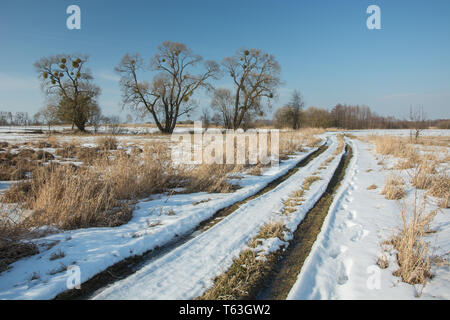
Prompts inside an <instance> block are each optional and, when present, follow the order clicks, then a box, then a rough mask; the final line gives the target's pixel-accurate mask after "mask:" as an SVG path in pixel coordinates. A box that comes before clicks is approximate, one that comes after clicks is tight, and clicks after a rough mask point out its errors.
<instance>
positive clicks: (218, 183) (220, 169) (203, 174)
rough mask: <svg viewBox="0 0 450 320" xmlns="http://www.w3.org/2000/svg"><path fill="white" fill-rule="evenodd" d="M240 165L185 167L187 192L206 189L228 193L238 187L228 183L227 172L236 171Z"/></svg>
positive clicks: (184, 174)
mask: <svg viewBox="0 0 450 320" xmlns="http://www.w3.org/2000/svg"><path fill="white" fill-rule="evenodd" d="M239 168H240V166H235V165H219V164H211V165H208V164H202V165H200V166H197V167H195V168H192V169H185V171H184V173H183V176H184V178H185V179H182V180H185V183H184V184H180V186H184V187H185V189H186V192H187V193H192V192H199V191H206V192H218V193H228V192H233V191H234V190H236V188H238V186H237V185H233V184H231V183H229V182H228V181H227V180H228V174H230V173H233V172H237V171H238V170H239Z"/></svg>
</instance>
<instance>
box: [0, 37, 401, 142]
mask: <svg viewBox="0 0 450 320" xmlns="http://www.w3.org/2000/svg"><path fill="white" fill-rule="evenodd" d="M88 61H89V56H87V55H74V54H58V55H54V56H49V57H43V58H41V59H40V60H38V61H37V62H36V63H35V64H34V66H35V69H36V72H37V74H38V77H39V79H40V80H41V87H42V89H43V91H44V93H45V94H46V97H47V99H48V104H47V105H46V106H45V107H44V108H42V109H41V110H40V111H39V112H38V113H37V114H36V115H35V116H34V117H33V121H34V122H35V123H37V122H44V123H46V124H48V125H49V126H50V125H52V124H58V123H65V124H68V123H70V124H72V127H73V128H75V127H76V128H77V129H78V130H80V131H86V126H93V127H94V128H97V127H98V125H99V124H100V123H108V121H109V122H111V121H113V122H114V119H109V118H106V117H104V116H103V115H102V112H101V109H100V107H99V105H98V97H99V95H100V93H101V90H100V88H99V87H98V86H97V85H95V83H94V77H93V74H92V72H91V71H90V69H89V68H88ZM149 71H150V74H147V73H148V72H149ZM115 72H116V73H117V74H118V75H119V76H120V89H121V92H122V105H123V107H124V108H128V109H129V110H131V111H132V112H133V113H134V114H135V116H136V117H140V116H150V117H151V119H152V121H153V122H154V123H155V124H156V126H157V127H158V129H159V130H160V131H161V132H163V133H172V132H173V130H174V129H175V127H176V125H177V123H179V122H180V118H181V117H182V116H184V115H187V116H189V115H190V113H191V112H192V110H193V109H194V108H195V107H197V105H198V102H197V101H196V100H195V99H194V94H195V93H197V92H198V91H200V90H206V92H207V93H208V94H209V95H210V96H211V101H210V104H209V106H208V107H206V108H204V109H203V111H202V115H201V120H202V121H203V122H204V123H205V124H207V125H209V123H214V124H217V125H220V126H223V127H225V128H227V129H237V128H244V129H247V128H250V127H254V126H260V125H273V126H276V127H280V128H281V127H290V128H292V129H299V128H301V127H322V128H329V127H337V128H345V129H373V128H386V129H394V128H408V125H409V122H410V121H409V122H408V121H406V120H398V119H395V118H393V117H382V116H379V115H377V114H376V113H375V112H372V111H371V110H370V108H369V107H367V106H358V105H357V106H350V105H342V104H338V105H336V106H334V107H333V108H332V109H331V110H328V109H323V108H316V107H309V108H307V109H305V103H304V100H303V97H302V95H301V93H300V92H299V91H298V90H295V91H294V92H293V94H292V96H291V99H290V100H289V102H288V103H287V104H286V105H284V106H282V107H280V108H279V109H278V110H277V111H276V112H275V114H274V116H273V119H271V120H264V117H265V115H266V111H267V110H268V109H269V108H270V107H271V106H272V103H273V100H274V98H275V97H276V96H277V91H278V88H279V86H280V84H281V77H280V75H281V67H280V65H279V63H278V61H277V60H276V59H275V57H274V56H273V55H272V54H270V53H266V52H263V51H262V50H260V49H254V48H249V49H246V48H242V49H239V50H237V51H236V52H235V53H234V54H232V55H230V56H228V57H225V58H224V59H223V60H222V61H221V62H220V63H217V62H216V61H213V60H204V59H203V57H201V56H200V55H198V54H195V53H194V52H193V51H192V49H190V48H188V47H187V46H186V45H185V44H183V43H179V42H171V41H165V42H163V43H162V44H161V45H159V46H158V47H157V50H156V53H155V54H154V55H153V56H152V57H151V58H150V59H149V60H148V62H146V61H145V60H144V58H143V57H142V56H141V55H140V54H138V53H133V54H130V53H127V54H125V55H124V56H123V58H122V59H121V60H120V62H119V63H118V65H117V66H116V67H115ZM221 78H227V79H229V80H230V83H231V84H232V85H231V86H228V87H222V88H221V87H215V86H214V85H213V83H214V81H216V80H218V79H221ZM211 114H212V115H211ZM4 118H5V117H4ZM4 118H0V121H3V120H2V119H4ZM19 118H20V119H19V120H15V123H23V121H24V120H23V119H22V118H23V115H22V116H20V117H19ZM130 118H131V115H129V116H128V117H127V120H129V119H130ZM5 119H6V118H5ZM26 119H28V116H27V117H26ZM26 121H27V120H25V122H26ZM3 123H6V122H5V121H3ZM9 123H12V121H11V120H9Z"/></svg>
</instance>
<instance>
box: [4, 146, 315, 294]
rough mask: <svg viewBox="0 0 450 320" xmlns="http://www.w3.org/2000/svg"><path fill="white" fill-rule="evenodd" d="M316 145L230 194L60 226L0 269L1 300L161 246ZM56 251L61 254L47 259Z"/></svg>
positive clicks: (179, 199)
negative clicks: (97, 223) (105, 223)
mask: <svg viewBox="0 0 450 320" xmlns="http://www.w3.org/2000/svg"><path fill="white" fill-rule="evenodd" d="M315 150H317V148H310V149H308V150H307V152H303V153H300V154H297V155H295V156H292V157H290V158H289V159H288V160H286V161H283V162H281V163H280V165H279V166H277V167H276V166H274V167H270V168H268V169H267V170H265V171H264V174H263V175H262V176H249V175H245V177H244V178H243V179H241V180H239V184H240V185H241V187H242V188H241V189H238V190H236V191H235V192H233V193H222V194H209V193H205V192H201V193H194V194H179V195H172V196H170V195H169V196H168V195H156V196H153V199H150V200H146V201H141V202H140V203H139V204H138V206H137V208H136V209H135V211H134V212H133V218H132V219H131V220H130V221H129V222H128V223H127V224H125V225H122V226H120V227H114V228H89V229H78V230H71V231H58V232H57V233H56V234H51V235H48V236H45V237H43V238H40V239H36V240H34V241H35V242H36V243H37V244H38V245H39V249H40V253H39V254H37V255H34V256H31V257H27V258H24V259H21V260H19V261H17V262H15V263H13V264H11V265H10V267H11V268H10V269H9V270H7V271H5V272H3V273H1V274H0V299H52V298H54V297H55V296H56V295H58V294H59V293H61V292H64V291H66V290H67V289H68V287H67V283H66V281H67V279H68V277H69V276H70V274H69V273H67V272H66V268H67V267H68V266H70V265H75V266H77V267H79V268H80V269H79V270H80V281H81V283H84V282H85V281H87V280H89V279H90V278H92V277H93V276H95V275H96V274H98V273H99V272H101V271H103V270H105V269H106V268H108V267H109V266H112V265H114V264H116V263H118V262H120V261H122V260H124V259H126V258H128V257H131V256H134V255H141V254H143V253H145V252H147V251H149V250H152V249H154V248H156V247H161V246H164V245H166V244H167V243H170V242H171V241H173V240H174V239H176V238H177V237H181V236H183V235H186V234H189V232H191V231H192V230H193V229H194V228H195V227H196V226H198V225H199V224H200V223H201V222H203V221H205V220H207V219H209V218H210V217H212V216H213V215H214V214H215V213H216V212H217V211H218V210H220V209H222V208H225V207H227V206H230V205H232V204H233V203H236V202H238V201H241V200H243V199H246V198H248V197H250V196H252V195H254V194H256V193H258V192H259V191H260V190H262V189H263V188H264V187H265V186H267V185H268V184H269V183H270V182H271V181H274V180H275V179H277V178H279V177H281V176H283V175H285V174H286V173H287V172H289V170H291V169H292V168H294V167H295V166H296V165H297V163H299V162H300V161H301V160H302V159H305V158H306V157H308V156H309V155H310V154H311V153H313V152H314V151H315ZM59 253H63V254H64V256H62V257H61V258H59V259H52V258H51V257H52V255H54V254H59Z"/></svg>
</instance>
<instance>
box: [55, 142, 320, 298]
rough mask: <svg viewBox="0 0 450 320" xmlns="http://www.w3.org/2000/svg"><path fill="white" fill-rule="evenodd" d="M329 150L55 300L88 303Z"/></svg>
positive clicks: (316, 153) (310, 157)
mask: <svg viewBox="0 0 450 320" xmlns="http://www.w3.org/2000/svg"><path fill="white" fill-rule="evenodd" d="M326 149H328V147H327V146H326V145H322V146H320V147H319V148H318V149H317V150H316V151H314V152H313V153H311V154H310V155H309V156H307V157H306V158H304V159H302V160H301V161H299V162H298V163H297V164H296V166H295V167H294V168H292V169H290V170H289V171H288V172H287V173H286V174H284V175H283V176H281V177H279V178H277V179H275V180H273V181H271V182H270V183H269V184H268V185H267V186H266V187H264V188H263V189H262V190H260V191H259V192H258V193H256V194H254V195H253V196H250V197H248V198H246V199H244V200H242V201H238V202H236V203H234V204H232V205H230V206H228V207H225V208H223V209H221V210H218V211H217V212H216V213H215V214H214V215H213V216H212V217H211V218H209V219H207V220H205V221H203V222H202V223H200V224H199V225H198V226H197V227H196V228H195V229H193V230H192V231H191V232H188V234H187V235H185V236H183V237H178V238H176V239H174V241H172V242H169V243H167V244H166V245H164V246H162V247H159V248H156V249H154V250H149V251H147V252H146V253H144V254H143V255H138V256H132V257H129V258H126V259H124V260H122V261H120V262H118V263H116V264H114V265H112V266H110V267H109V268H107V269H105V270H104V271H102V272H100V273H98V274H97V275H95V276H94V277H92V278H91V279H89V280H88V281H86V282H84V283H83V284H82V285H81V289H79V290H77V289H72V290H68V291H65V292H62V293H60V294H58V295H57V296H56V297H55V299H56V300H69V299H74V300H76V299H89V298H90V297H91V296H93V295H94V294H95V292H96V291H98V290H100V289H102V288H104V287H107V286H109V285H111V284H113V283H114V282H116V281H118V280H121V279H124V278H126V277H128V276H130V275H132V274H133V273H135V272H136V271H137V270H139V269H140V268H141V267H142V266H143V265H145V264H147V263H148V262H149V261H150V260H154V259H157V258H159V257H161V256H163V255H164V254H166V253H168V252H170V251H172V250H173V249H175V248H177V247H179V246H181V245H182V244H184V243H186V242H187V241H189V240H192V239H193V238H195V237H197V236H198V235H199V234H201V233H203V232H205V231H206V230H208V229H209V228H211V227H212V226H214V225H215V224H217V223H220V221H222V220H223V219H224V218H225V217H227V216H228V215H230V214H232V213H233V212H234V211H236V210H237V209H238V208H239V207H240V206H241V205H242V204H244V203H246V202H248V201H251V200H253V199H255V198H258V197H260V196H261V195H263V194H265V193H267V192H269V191H271V190H272V189H274V188H275V187H276V186H278V185H279V184H281V183H282V182H283V181H285V180H287V179H288V178H289V177H291V176H292V175H293V174H295V173H296V172H297V171H298V170H299V169H300V168H302V167H304V166H306V165H307V164H308V163H310V162H311V161H312V160H314V159H315V158H317V157H318V156H319V155H320V154H322V153H323V152H324V151H325V150H326Z"/></svg>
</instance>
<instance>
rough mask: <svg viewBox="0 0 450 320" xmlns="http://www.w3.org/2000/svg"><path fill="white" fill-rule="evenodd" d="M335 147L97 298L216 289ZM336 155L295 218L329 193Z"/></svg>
mask: <svg viewBox="0 0 450 320" xmlns="http://www.w3.org/2000/svg"><path fill="white" fill-rule="evenodd" d="M330 141H331V144H330V147H329V148H328V149H327V150H326V151H325V152H324V153H322V154H321V155H320V156H318V157H317V158H316V159H315V160H314V161H312V162H310V163H309V164H308V165H306V166H305V167H302V168H300V169H299V170H298V171H297V172H296V173H295V174H293V175H292V176H291V177H290V178H289V179H287V180H285V181H283V182H282V183H281V184H279V185H278V186H277V187H275V188H274V189H273V190H271V191H269V192H267V193H265V194H263V195H261V196H260V197H258V198H256V199H253V200H251V201H248V202H246V203H245V204H243V205H242V206H241V207H240V208H239V209H237V210H236V211H234V212H233V213H232V214H231V215H229V216H227V217H226V218H225V219H223V220H222V221H221V222H220V223H218V224H216V225H215V226H213V227H212V228H210V229H208V230H207V231H206V232H203V233H202V234H200V235H198V236H197V237H195V238H193V239H192V240H190V241H188V242H186V243H184V244H183V245H181V246H179V247H177V248H176V249H174V250H172V251H170V252H169V253H167V254H166V255H164V256H162V257H160V258H159V259H156V260H154V261H150V262H149V263H148V264H146V265H145V266H143V267H142V268H141V269H140V270H138V271H137V272H136V273H134V274H133V275H131V276H129V277H127V278H125V279H123V280H121V281H118V282H116V283H114V284H113V285H111V286H110V287H108V288H106V289H104V290H103V291H101V292H98V293H97V294H96V295H95V296H94V299H192V298H195V297H197V296H200V295H201V294H202V293H203V292H205V291H206V290H207V289H208V288H209V287H211V286H212V285H213V279H214V278H215V277H217V276H219V275H220V274H222V273H223V272H224V271H226V270H227V269H228V268H229V267H230V266H231V264H232V263H233V258H236V257H238V256H239V254H240V252H241V251H242V250H244V249H245V248H247V245H248V243H249V241H250V240H251V239H252V238H253V237H255V236H256V235H257V234H258V232H259V230H260V229H261V227H262V226H263V225H264V224H265V223H267V222H269V221H271V220H273V219H279V218H280V211H281V209H282V208H283V198H284V197H285V196H286V195H289V194H290V193H292V192H293V191H295V190H297V189H298V188H299V186H301V185H302V183H303V181H304V179H305V178H306V177H308V176H311V175H312V174H313V172H315V171H316V170H317V169H318V167H319V166H320V165H321V163H322V162H323V161H324V160H325V159H327V158H328V157H329V156H330V155H331V154H333V152H334V151H335V150H336V147H337V139H336V136H333V137H331V138H330ZM339 158H340V157H336V159H334V160H333V161H332V162H331V163H330V165H329V168H328V169H326V170H323V173H322V177H323V180H320V181H318V182H317V183H314V184H313V185H312V186H311V189H310V190H309V191H308V193H307V194H306V197H308V198H310V200H309V201H307V202H306V203H305V205H304V206H301V207H300V208H299V210H298V211H297V212H296V213H295V214H294V215H296V216H297V217H296V219H293V220H297V221H301V219H303V217H304V216H305V215H306V213H307V211H308V210H309V209H310V208H311V207H312V206H313V205H314V200H313V199H315V201H317V200H318V199H319V198H320V196H321V194H322V193H323V192H324V191H325V189H326V185H327V184H328V181H329V180H330V179H331V177H332V175H333V172H334V169H335V168H336V167H337V165H338V163H339Z"/></svg>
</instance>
